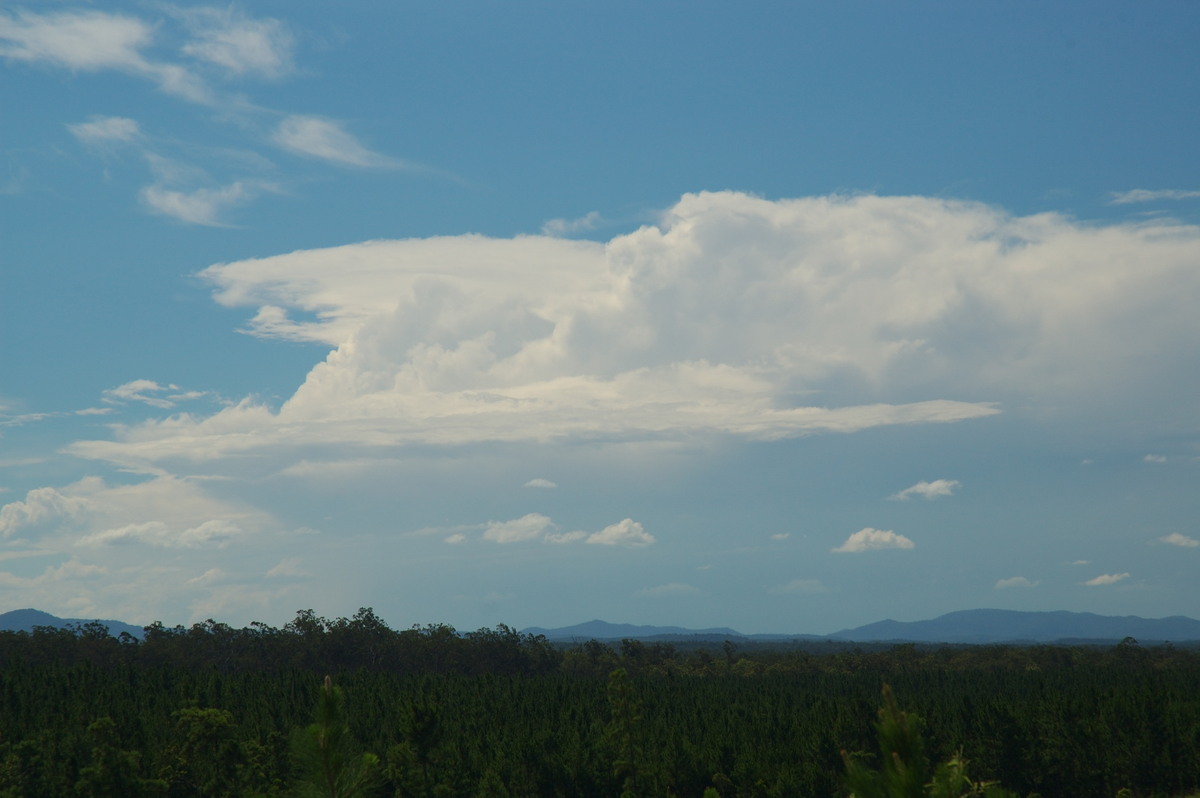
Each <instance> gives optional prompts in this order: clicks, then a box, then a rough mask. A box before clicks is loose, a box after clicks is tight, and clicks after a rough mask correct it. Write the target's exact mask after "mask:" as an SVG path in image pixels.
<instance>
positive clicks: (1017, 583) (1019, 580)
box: [996, 576, 1040, 590]
mask: <svg viewBox="0 0 1200 798" xmlns="http://www.w3.org/2000/svg"><path fill="white" fill-rule="evenodd" d="M1039 584H1040V582H1035V581H1031V580H1029V579H1026V578H1025V577H1023V576H1013V577H1009V578H1008V579H1000V580H998V581H997V582H996V589H997V590H1007V589H1008V588H1012V587H1037V586H1038V585H1039Z"/></svg>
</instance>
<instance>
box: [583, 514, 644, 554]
mask: <svg viewBox="0 0 1200 798" xmlns="http://www.w3.org/2000/svg"><path fill="white" fill-rule="evenodd" d="M587 542H588V543H595V544H598V545H601V546H628V547H630V548H641V547H643V546H649V545H651V544H652V543H654V536H653V535H651V534H650V533H649V532H647V531H646V530H645V529H644V528H643V527H642V525H641V524H640V523H638V522H637V521H634V520H632V519H630V518H626V519H625V520H624V521H620V522H618V523H616V524H613V525H611V526H606V527H604V529H601V530H600V531H599V532H594V533H592V534H591V535H588V537H587Z"/></svg>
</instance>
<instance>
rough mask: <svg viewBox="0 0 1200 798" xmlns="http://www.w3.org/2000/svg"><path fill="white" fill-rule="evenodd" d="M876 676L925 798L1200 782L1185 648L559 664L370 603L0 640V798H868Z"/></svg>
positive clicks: (593, 659) (556, 653) (1190, 655)
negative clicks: (276, 621) (265, 617)
mask: <svg viewBox="0 0 1200 798" xmlns="http://www.w3.org/2000/svg"><path fill="white" fill-rule="evenodd" d="M327 676H328V677H330V679H329V681H326V677H327ZM885 683H886V684H889V685H891V688H892V690H893V691H894V693H895V695H896V696H898V697H899V701H900V703H901V704H902V705H903V706H904V708H905V710H907V711H910V712H913V713H915V714H916V715H919V716H921V717H922V718H924V719H925V722H924V726H923V729H922V730H921V751H922V754H921V756H923V757H925V758H926V759H925V760H920V758H919V757H918V760H919V761H924V762H926V764H925V765H922V766H921V767H924V768H925V770H921V771H920V772H921V774H922V775H921V776H920V779H925V778H928V779H930V780H935V779H936V778H944V779H947V780H948V781H946V782H945V783H946V784H950V783H954V784H957V785H958V787H956V788H955V789H958V790H959V791H958V792H954V793H950V792H947V793H937V794H947V795H949V794H954V795H967V794H974V793H971V792H970V791H969V790H971V789H975V788H976V787H978V788H979V789H980V790H982V789H983V787H981V786H980V785H981V784H983V783H985V782H989V781H996V782H999V783H1000V784H1002V785H1003V786H1004V788H1006V789H1007V790H1011V791H1013V792H1014V793H1015V794H1018V795H1026V796H1027V795H1033V794H1040V795H1044V796H1114V795H1116V794H1117V793H1118V791H1120V790H1130V791H1131V792H1130V793H1129V794H1132V795H1139V796H1150V795H1160V796H1178V795H1183V794H1186V793H1187V791H1189V790H1196V789H1197V787H1198V786H1200V689H1198V687H1200V651H1196V650H1193V649H1187V648H1175V647H1171V646H1155V647H1142V646H1139V645H1137V643H1136V642H1135V641H1131V640H1127V641H1125V642H1123V643H1122V644H1121V645H1118V646H1108V647H1058V646H1034V647H1017V646H961V647H920V646H914V645H901V646H875V647H872V648H852V647H851V648H846V647H826V646H810V647H807V648H802V647H797V646H787V645H777V646H764V647H757V646H748V645H744V644H743V645H742V646H741V647H740V648H739V646H738V645H736V644H734V643H732V642H729V643H726V644H724V645H721V644H717V645H707V646H705V645H690V646H687V647H682V646H680V647H676V646H673V645H668V644H665V643H645V642H639V641H635V640H626V641H623V642H621V643H618V644H614V645H608V644H604V643H600V642H596V641H589V642H586V643H583V644H580V645H573V646H568V647H556V646H554V645H552V644H550V643H549V642H548V641H546V640H545V639H544V638H541V637H533V636H529V635H521V634H519V633H517V632H515V631H514V630H512V629H510V628H508V627H505V626H500V627H497V628H495V629H481V630H478V631H475V632H468V633H465V634H461V633H458V632H457V631H456V630H454V629H452V628H450V627H448V626H426V627H420V628H413V629H407V630H401V631H396V630H392V629H390V628H388V626H387V625H386V624H385V623H383V622H382V621H381V620H380V619H379V618H378V617H376V616H375V615H374V613H373V612H372V611H371V610H369V609H363V610H360V611H359V612H358V613H357V614H355V615H354V617H353V618H349V619H347V618H339V619H335V620H332V621H331V620H327V619H324V618H320V617H317V616H316V615H314V614H313V613H312V612H311V611H303V612H300V613H298V615H297V616H296V618H295V619H294V620H293V621H292V622H291V623H289V624H287V625H286V626H284V627H283V628H281V629H275V628H271V627H269V626H266V625H263V624H251V625H250V626H249V627H246V628H244V629H233V628H231V627H229V626H226V625H224V624H220V623H216V622H213V621H207V622H205V623H202V624H196V625H194V626H192V627H190V628H184V627H178V626H177V627H164V626H162V625H161V624H155V625H152V626H150V627H147V629H146V633H145V637H144V639H142V640H138V639H136V638H133V637H130V636H122V637H120V638H113V637H110V636H109V635H108V634H107V631H106V630H105V629H104V628H103V627H100V626H98V625H94V624H88V625H84V626H82V627H79V628H76V629H69V630H58V629H50V628H39V629H37V630H35V631H34V632H33V633H14V632H4V633H0V798H15V797H16V796H23V797H24V798H38V797H40V796H54V797H55V798H58V796H71V795H79V796H101V795H104V796H116V795H120V796H139V795H147V796H150V795H153V796H170V797H171V798H175V797H176V796H179V797H183V796H289V795H303V794H311V795H362V796H371V795H378V796H465V797H473V796H543V795H546V796H555V795H562V796H593V795H594V796H619V795H629V796H643V795H644V796H669V795H675V796H680V798H700V796H708V798H714V797H715V798H732V796H809V795H813V796H818V795H819V796H829V795H839V794H840V795H845V794H847V791H848V790H849V789H850V788H851V787H852V786H853V787H854V789H856V790H857V794H859V795H864V796H865V795H867V794H871V793H870V792H869V790H868V789H867V788H869V787H870V786H871V785H872V784H876V782H879V780H880V779H887V778H892V777H891V776H888V775H887V773H886V770H887V766H888V762H889V761H892V759H891V758H890V755H889V754H886V753H885V754H882V755H881V754H879V753H878V751H879V745H880V744H881V743H883V744H884V745H885V746H886V745H888V744H891V743H886V742H883V736H882V733H881V731H880V728H879V724H878V723H876V722H875V720H876V718H877V710H878V708H879V705H880V690H881V687H882V686H883V685H884V684H885ZM880 717H881V718H882V716H880ZM896 717H900V716H896ZM883 720H886V718H883V719H882V720H881V721H880V723H882V722H883ZM893 720H894V719H893ZM905 722H907V721H905ZM895 723H900V721H895ZM901 726H902V727H903V724H901ZM897 728H900V727H897ZM903 728H907V727H903ZM901 732H903V729H901ZM901 732H895V733H894V734H893V735H892V738H888V739H893V738H894V739H904V737H903V734H904V733H908V732H903V733H901ZM897 735H899V736H897ZM906 745H907V743H906ZM918 760H914V761H918ZM926 760H927V761H926ZM955 763H957V764H955ZM963 763H969V765H965V764H963ZM848 768H850V775H851V777H852V778H854V773H855V772H857V773H858V776H857V777H856V778H858V779H859V781H858V782H854V781H853V780H851V781H846V779H847V769H848ZM854 768H858V770H857V771H855V770H854ZM954 768H958V770H955V769H954ZM918 769H919V768H918ZM968 773H969V776H968V775H967V774H968ZM864 774H866V775H864ZM938 774H941V775H940V776H939V775H938ZM872 779H874V780H875V781H872ZM955 779H957V781H955ZM879 783H883V782H879ZM931 783H932V781H931ZM856 785H857V786H856ZM947 789H949V788H947ZM314 790H315V791H314ZM306 791H307V792H306ZM879 794H896V793H879ZM980 794H982V793H980Z"/></svg>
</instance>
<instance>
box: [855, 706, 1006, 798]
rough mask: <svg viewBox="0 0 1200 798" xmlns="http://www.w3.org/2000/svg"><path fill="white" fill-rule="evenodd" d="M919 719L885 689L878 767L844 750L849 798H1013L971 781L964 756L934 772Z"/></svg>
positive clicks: (878, 730)
mask: <svg viewBox="0 0 1200 798" xmlns="http://www.w3.org/2000/svg"><path fill="white" fill-rule="evenodd" d="M921 727H922V723H921V719H920V718H919V717H917V716H916V715H912V714H910V713H907V712H904V711H903V710H901V709H900V707H899V706H898V705H897V703H896V697H895V696H894V695H893V694H892V689H891V687H889V686H887V685H884V687H883V707H882V708H880V710H879V721H878V722H877V723H876V724H875V732H876V737H877V739H878V742H879V759H880V764H879V767H878V768H877V769H876V768H872V767H869V766H868V765H867V764H866V762H864V760H863V758H861V757H857V756H851V755H850V754H848V753H846V752H845V751H842V759H843V761H844V762H845V765H846V787H847V788H848V789H849V790H850V795H851V798H964V797H965V796H985V797H986V798H1008V796H1012V795H1013V794H1012V793H1009V792H1007V791H1005V790H1002V789H1001V788H1000V787H998V786H996V785H995V784H991V783H983V782H978V783H977V782H973V781H971V779H970V778H968V776H967V772H966V767H967V762H966V760H965V759H963V758H962V754H961V752H960V753H958V754H956V755H954V756H953V757H951V758H950V759H948V760H947V761H946V762H943V763H942V764H940V765H938V766H937V768H936V769H934V768H931V766H930V763H929V757H928V756H927V755H926V754H925V740H924V738H923V737H922V734H921Z"/></svg>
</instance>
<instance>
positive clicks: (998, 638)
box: [0, 609, 1200, 644]
mask: <svg viewBox="0 0 1200 798" xmlns="http://www.w3.org/2000/svg"><path fill="white" fill-rule="evenodd" d="M91 622H92V619H82V618H58V617H55V616H53V615H51V614H50V613H47V612H42V611H41V610H33V609H25V610H13V611H11V612H5V613H0V630H4V631H26V632H30V631H33V628H34V627H35V626H52V627H55V628H59V629H64V628H69V627H74V626H79V625H82V624H85V623H91ZM100 623H102V624H104V625H105V626H107V627H108V631H109V634H111V635H112V636H114V637H118V636H120V634H121V633H122V632H129V633H130V634H131V635H133V636H134V637H138V638H140V637H142V627H140V626H133V625H131V624H127V623H122V622H121V621H104V620H102V621H100ZM521 631H522V632H524V633H527V634H534V635H545V636H546V638H547V639H549V640H555V641H564V642H570V641H575V642H581V641H587V640H623V639H626V638H629V639H635V640H650V641H662V642H697V643H702V642H721V641H724V640H735V641H746V642H787V641H806V642H819V641H829V642H834V643H892V642H895V643H974V644H987V643H1076V642H1118V641H1120V640H1123V639H1125V638H1126V637H1132V638H1135V639H1136V640H1137V641H1138V642H1140V643H1163V642H1168V641H1169V642H1174V643H1187V642H1200V621H1197V620H1195V619H1193V618H1186V617H1184V616H1182V615H1174V616H1172V617H1170V618H1139V617H1137V616H1135V615H1126V616H1122V617H1116V616H1108V615H1095V614H1094V613H1090V612H1065V611H1057V612H1019V611H1016V610H961V611H959V612H951V613H947V614H946V615H941V616H939V617H937V618H934V619H932V620H928V621H892V620H887V621H878V622H876V623H869V624H867V625H866V626H858V627H855V628H853V629H843V630H842V631H840V632H834V633H833V634H829V635H789V634H753V635H744V634H742V633H741V632H738V631H736V630H734V629H729V628H727V627H717V628H711V629H686V628H684V627H681V626H637V625H634V624H627V623H608V622H606V621H598V620H597V621H588V622H587V623H581V624H576V625H575V626H565V627H561V628H558V629H542V628H540V627H536V626H535V627H530V628H528V629H522V630H521Z"/></svg>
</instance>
